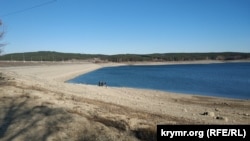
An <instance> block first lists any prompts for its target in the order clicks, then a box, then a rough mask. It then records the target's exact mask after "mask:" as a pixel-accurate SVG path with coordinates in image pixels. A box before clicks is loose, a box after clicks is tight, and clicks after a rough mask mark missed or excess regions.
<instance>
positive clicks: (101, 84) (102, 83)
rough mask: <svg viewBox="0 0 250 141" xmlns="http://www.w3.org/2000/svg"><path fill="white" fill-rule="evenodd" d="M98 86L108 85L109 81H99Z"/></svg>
mask: <svg viewBox="0 0 250 141" xmlns="http://www.w3.org/2000/svg"><path fill="white" fill-rule="evenodd" d="M98 86H105V87H107V83H106V82H103V81H99V82H98Z"/></svg>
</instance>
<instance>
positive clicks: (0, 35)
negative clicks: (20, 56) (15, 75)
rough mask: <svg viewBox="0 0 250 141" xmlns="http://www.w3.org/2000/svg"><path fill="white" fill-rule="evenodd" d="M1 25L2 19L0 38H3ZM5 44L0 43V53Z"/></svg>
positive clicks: (0, 25) (0, 26)
mask: <svg viewBox="0 0 250 141" xmlns="http://www.w3.org/2000/svg"><path fill="white" fill-rule="evenodd" d="M2 26H3V23H2V21H1V20H0V40H1V39H2V38H3V35H4V31H3V29H2ZM4 45H5V44H2V43H0V54H1V53H2V47H3V46H4Z"/></svg>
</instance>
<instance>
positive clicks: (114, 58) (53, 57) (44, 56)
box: [0, 51, 250, 62]
mask: <svg viewBox="0 0 250 141" xmlns="http://www.w3.org/2000/svg"><path fill="white" fill-rule="evenodd" d="M89 59H91V60H95V61H110V62H129V61H156V62H164V61H193V60H245V59H250V53H239V52H219V53H154V54H117V55H103V54H80V53H61V52H53V51H39V52H25V53H12V54H6V55H2V56H0V60H5V61H7V60H9V61H11V60H12V61H70V60H89Z"/></svg>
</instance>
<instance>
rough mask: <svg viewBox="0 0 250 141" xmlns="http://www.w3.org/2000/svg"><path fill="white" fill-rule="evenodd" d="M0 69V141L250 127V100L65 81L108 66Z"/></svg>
mask: <svg viewBox="0 0 250 141" xmlns="http://www.w3.org/2000/svg"><path fill="white" fill-rule="evenodd" d="M112 65H113V66H116V65H120V64H92V63H78V64H66V63H65V64H55V65H48V64H46V65H36V66H18V67H1V68H0V73H1V74H0V140H3V141H9V140H14V141H19V140H20V141H23V140H25V141H26V140H36V141H39V140H41V141H47V140H48V141H57V140H58V141H59V140H60V141H61V140H71V141H74V140H88V141H92V140H104V141H105V140H107V141H108V140H125V141H136V140H148V141H149V140H156V125H157V124H248V125H249V124H250V115H249V114H250V101H249V100H233V99H222V98H213V97H201V96H194V95H185V94H176V93H169V92H161V91H155V90H143V89H132V88H114V87H98V86H91V85H83V84H69V83H64V81H66V80H68V79H70V78H73V77H76V76H77V75H80V74H82V73H86V72H89V71H92V70H95V69H98V68H101V67H104V66H112Z"/></svg>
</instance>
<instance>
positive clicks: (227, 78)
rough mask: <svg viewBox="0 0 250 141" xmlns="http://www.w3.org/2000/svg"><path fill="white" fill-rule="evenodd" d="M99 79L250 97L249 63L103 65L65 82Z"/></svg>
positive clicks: (122, 84)
mask: <svg viewBox="0 0 250 141" xmlns="http://www.w3.org/2000/svg"><path fill="white" fill-rule="evenodd" d="M99 81H103V82H106V83H107V85H108V86H114V87H132V88H143V89H154V90H161V91H169V92H178V93H187V94H196V95H205V96H216V97H226V98H236V99H250V63H219V64H188V65H152V66H148V65H147V66H134V65H133V66H119V67H106V68H101V69H98V70H95V71H92V72H89V73H87V74H84V75H81V76H78V77H76V78H74V79H72V80H69V81H68V82H70V83H83V84H91V85H98V82H99Z"/></svg>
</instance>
